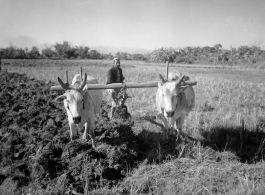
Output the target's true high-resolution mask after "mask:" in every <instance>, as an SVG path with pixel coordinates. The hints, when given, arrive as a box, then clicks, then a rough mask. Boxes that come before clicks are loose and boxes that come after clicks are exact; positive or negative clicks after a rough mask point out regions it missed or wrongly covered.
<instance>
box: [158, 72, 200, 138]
mask: <svg viewBox="0 0 265 195" xmlns="http://www.w3.org/2000/svg"><path fill="white" fill-rule="evenodd" d="M159 76H160V82H158V90H157V93H156V107H157V110H158V113H159V114H158V116H161V119H162V121H163V124H164V128H165V130H166V131H167V132H168V131H169V130H171V129H172V128H174V129H176V130H177V132H178V133H179V132H180V131H181V130H182V126H183V122H184V119H185V117H186V115H187V114H188V113H189V112H190V111H191V110H192V109H193V107H194V104H195V93H194V90H193V88H192V87H191V86H189V85H186V84H185V82H183V81H185V80H189V77H187V76H185V75H180V76H177V75H176V74H173V73H170V74H169V81H165V79H164V78H163V77H162V76H161V75H159Z"/></svg>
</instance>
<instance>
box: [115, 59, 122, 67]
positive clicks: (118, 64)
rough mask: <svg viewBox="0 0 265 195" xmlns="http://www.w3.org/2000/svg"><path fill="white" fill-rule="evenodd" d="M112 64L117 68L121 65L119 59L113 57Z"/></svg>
mask: <svg viewBox="0 0 265 195" xmlns="http://www.w3.org/2000/svg"><path fill="white" fill-rule="evenodd" d="M113 65H114V66H115V67H117V68H119V67H120V66H121V64H120V59H119V58H114V59H113Z"/></svg>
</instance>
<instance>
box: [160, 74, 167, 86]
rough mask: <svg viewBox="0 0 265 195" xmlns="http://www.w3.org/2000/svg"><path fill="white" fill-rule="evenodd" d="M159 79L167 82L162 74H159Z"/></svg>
mask: <svg viewBox="0 0 265 195" xmlns="http://www.w3.org/2000/svg"><path fill="white" fill-rule="evenodd" d="M159 79H160V81H161V82H162V84H164V83H166V80H165V79H164V78H163V77H162V75H161V74H159Z"/></svg>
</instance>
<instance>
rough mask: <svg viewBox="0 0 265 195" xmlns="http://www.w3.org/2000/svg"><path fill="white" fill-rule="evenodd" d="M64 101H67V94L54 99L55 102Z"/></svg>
mask: <svg viewBox="0 0 265 195" xmlns="http://www.w3.org/2000/svg"><path fill="white" fill-rule="evenodd" d="M64 99H66V95H65V94H63V95H60V96H58V97H57V98H55V99H54V101H58V100H64Z"/></svg>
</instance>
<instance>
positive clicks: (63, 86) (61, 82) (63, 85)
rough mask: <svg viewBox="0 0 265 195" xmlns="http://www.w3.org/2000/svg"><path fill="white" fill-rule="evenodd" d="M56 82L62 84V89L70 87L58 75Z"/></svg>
mask: <svg viewBox="0 0 265 195" xmlns="http://www.w3.org/2000/svg"><path fill="white" fill-rule="evenodd" d="M58 82H59V83H60V85H61V86H62V88H63V89H64V90H68V89H70V87H69V86H67V85H66V84H64V82H63V81H62V80H61V79H60V77H58Z"/></svg>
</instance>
